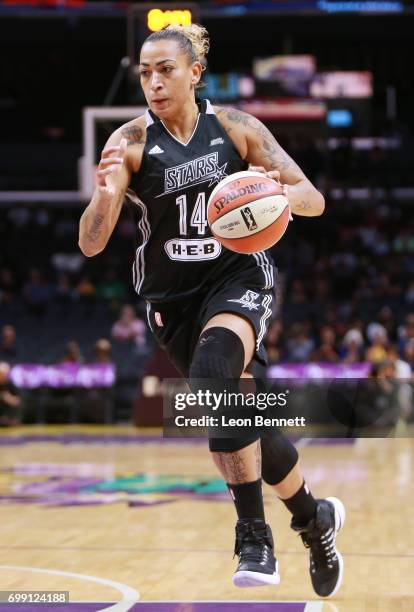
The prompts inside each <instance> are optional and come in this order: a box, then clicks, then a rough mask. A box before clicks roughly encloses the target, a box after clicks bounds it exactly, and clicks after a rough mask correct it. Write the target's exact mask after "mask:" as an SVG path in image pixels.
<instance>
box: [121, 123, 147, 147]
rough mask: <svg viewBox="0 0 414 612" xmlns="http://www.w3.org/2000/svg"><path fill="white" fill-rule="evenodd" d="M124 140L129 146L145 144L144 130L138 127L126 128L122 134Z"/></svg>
mask: <svg viewBox="0 0 414 612" xmlns="http://www.w3.org/2000/svg"><path fill="white" fill-rule="evenodd" d="M121 135H122V138H126V139H127V141H128V146H131V145H136V144H145V137H144V130H143V129H142V128H140V127H139V126H138V125H132V126H131V127H128V128H124V129H123V130H122V132H121Z"/></svg>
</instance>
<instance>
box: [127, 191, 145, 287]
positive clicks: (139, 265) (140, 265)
mask: <svg viewBox="0 0 414 612" xmlns="http://www.w3.org/2000/svg"><path fill="white" fill-rule="evenodd" d="M128 196H129V198H130V200H131V201H132V202H133V203H134V204H136V205H137V206H139V208H140V209H141V219H140V220H139V223H138V229H139V230H140V231H141V233H142V243H141V244H140V246H139V247H138V248H137V250H136V253H135V291H136V292H137V293H139V292H140V290H141V287H142V283H143V282H144V278H145V258H144V250H145V246H146V244H147V242H148V239H149V237H150V233H151V228H150V224H149V221H148V212H147V207H146V206H145V204H144V202H142V200H140V199H139V197H138V196H137V194H136V193H135V191H133V190H132V189H128Z"/></svg>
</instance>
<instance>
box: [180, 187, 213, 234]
mask: <svg viewBox="0 0 414 612" xmlns="http://www.w3.org/2000/svg"><path fill="white" fill-rule="evenodd" d="M175 203H176V204H177V206H179V208H180V235H181V236H187V232H188V225H187V196H186V195H181V196H179V197H178V198H177V199H176V201H175ZM207 225H208V222H207V214H206V194H205V193H204V191H202V192H200V193H199V194H198V196H197V200H196V203H195V206H194V210H193V212H192V215H191V219H190V226H191V227H196V228H197V234H198V235H199V236H203V235H204V234H205V233H206V227H207Z"/></svg>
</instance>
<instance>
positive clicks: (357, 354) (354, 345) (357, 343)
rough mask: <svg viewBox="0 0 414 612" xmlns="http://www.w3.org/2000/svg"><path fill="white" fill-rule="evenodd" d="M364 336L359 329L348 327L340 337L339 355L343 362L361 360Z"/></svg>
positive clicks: (358, 361) (357, 361)
mask: <svg viewBox="0 0 414 612" xmlns="http://www.w3.org/2000/svg"><path fill="white" fill-rule="evenodd" d="M363 349H364V338H363V336H362V333H361V332H360V330H359V329H355V328H354V329H349V330H348V331H347V332H346V334H345V336H344V337H343V339H342V347H341V349H340V352H339V356H340V358H341V360H342V361H343V362H344V363H360V362H361V361H362V360H363V352H364V350H363Z"/></svg>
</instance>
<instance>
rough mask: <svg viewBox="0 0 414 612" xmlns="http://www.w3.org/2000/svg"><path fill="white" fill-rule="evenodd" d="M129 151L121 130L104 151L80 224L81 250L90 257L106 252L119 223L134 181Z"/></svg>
mask: <svg viewBox="0 0 414 612" xmlns="http://www.w3.org/2000/svg"><path fill="white" fill-rule="evenodd" d="M126 149H127V139H126V138H122V137H121V134H120V133H119V131H118V130H117V132H114V134H112V136H111V137H110V138H109V140H108V142H107V143H106V145H105V148H104V149H103V151H102V154H101V160H100V162H99V166H98V169H97V172H96V178H97V185H96V188H95V191H94V193H93V196H92V200H91V201H90V203H89V205H88V206H87V208H86V209H85V211H84V213H83V215H82V217H81V220H80V224H79V247H80V249H81V251H82V253H83V254H84V255H86V256H87V257H92V256H93V255H97V254H98V253H100V252H101V251H103V249H104V248H105V247H106V245H107V243H108V240H109V238H110V236H111V234H112V232H113V230H114V227H115V225H116V223H117V221H118V218H119V215H120V212H121V208H122V204H123V201H124V197H125V193H126V190H127V189H128V185H129V183H130V180H131V172H130V170H129V168H128V164H127V162H126V160H125V154H126Z"/></svg>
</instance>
